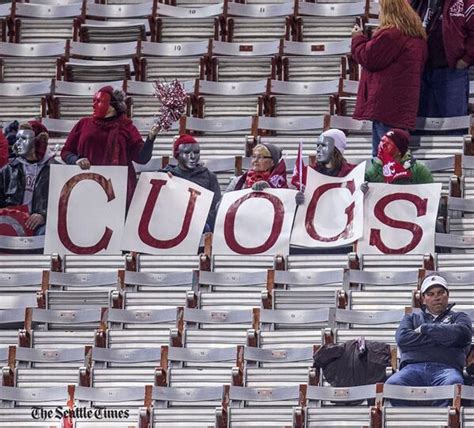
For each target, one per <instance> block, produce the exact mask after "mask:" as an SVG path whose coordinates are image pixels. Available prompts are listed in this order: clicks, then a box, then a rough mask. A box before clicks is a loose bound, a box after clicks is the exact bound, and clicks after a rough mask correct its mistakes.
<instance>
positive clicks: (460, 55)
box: [410, 0, 474, 117]
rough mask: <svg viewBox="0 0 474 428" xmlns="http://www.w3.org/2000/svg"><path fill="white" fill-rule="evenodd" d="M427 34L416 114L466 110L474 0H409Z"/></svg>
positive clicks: (473, 40)
mask: <svg viewBox="0 0 474 428" xmlns="http://www.w3.org/2000/svg"><path fill="white" fill-rule="evenodd" d="M410 3H411V5H412V7H413V9H414V10H415V11H416V12H417V13H418V15H419V16H420V17H421V19H422V20H423V26H424V27H425V28H426V32H427V34H428V62H427V64H426V68H425V71H424V72H423V77H422V81H421V98H420V109H419V116H422V117H453V116H465V115H467V114H468V105H469V74H468V68H469V66H470V65H473V64H474V0H410Z"/></svg>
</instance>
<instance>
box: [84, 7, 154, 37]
mask: <svg viewBox="0 0 474 428" xmlns="http://www.w3.org/2000/svg"><path fill="white" fill-rule="evenodd" d="M153 7H154V6H153V1H148V2H145V1H144V2H143V3H140V4H136V5H133V6H132V5H120V6H117V5H111V4H97V3H89V2H87V4H86V11H85V14H86V19H85V21H84V22H82V23H81V24H80V26H79V38H80V41H81V42H88V43H118V42H132V41H138V40H147V37H150V38H151V40H152V41H154V40H155V39H156V26H155V20H154V16H153V15H154V14H153Z"/></svg>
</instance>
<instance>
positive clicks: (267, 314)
mask: <svg viewBox="0 0 474 428" xmlns="http://www.w3.org/2000/svg"><path fill="white" fill-rule="evenodd" d="M332 317H333V309H332V308H325V309H314V310H290V309H287V310H284V309H280V310H278V309H275V310H268V309H262V310H261V314H260V322H261V330H260V332H259V344H260V347H261V348H265V349H282V348H283V349H285V348H288V347H306V346H311V345H315V344H316V345H319V344H321V342H322V333H321V328H326V327H329V326H330V324H331V323H332Z"/></svg>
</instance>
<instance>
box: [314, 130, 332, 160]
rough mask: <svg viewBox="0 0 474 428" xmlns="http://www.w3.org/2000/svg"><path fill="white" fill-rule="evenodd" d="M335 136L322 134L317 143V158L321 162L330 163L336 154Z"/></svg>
mask: <svg viewBox="0 0 474 428" xmlns="http://www.w3.org/2000/svg"><path fill="white" fill-rule="evenodd" d="M334 147H335V141H334V138H332V137H329V136H327V135H320V136H319V141H318V143H317V144H316V160H317V161H318V162H320V163H328V162H329V161H330V160H331V159H332V157H333V155H334Z"/></svg>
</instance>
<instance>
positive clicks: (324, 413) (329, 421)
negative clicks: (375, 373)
mask: <svg viewBox="0 0 474 428" xmlns="http://www.w3.org/2000/svg"><path fill="white" fill-rule="evenodd" d="M376 388H377V386H376V385H363V386H353V387H349V388H334V387H329V386H308V390H307V392H306V398H307V400H308V407H307V409H306V418H307V426H308V427H322V426H324V427H326V426H371V425H372V423H371V422H372V418H373V417H374V415H375V412H374V408H372V407H370V406H367V404H363V405H360V406H354V405H352V406H349V405H350V404H351V403H350V402H351V401H352V402H354V401H358V400H362V401H364V402H366V401H367V400H373V399H375V397H376V393H377V390H376ZM324 404H326V405H324ZM334 404H339V405H334ZM374 419H375V418H374ZM374 423H375V421H374Z"/></svg>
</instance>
